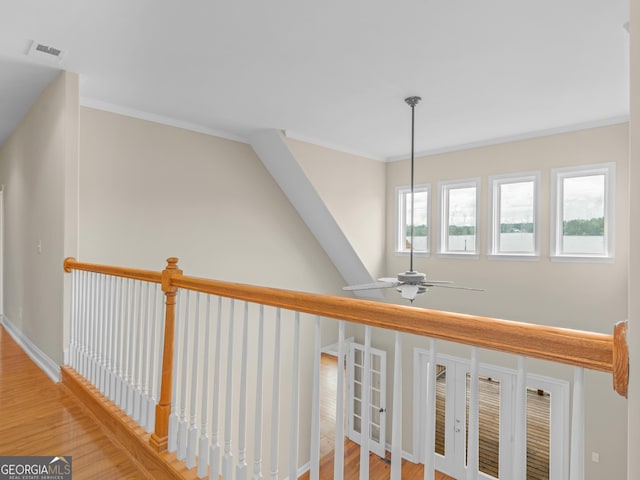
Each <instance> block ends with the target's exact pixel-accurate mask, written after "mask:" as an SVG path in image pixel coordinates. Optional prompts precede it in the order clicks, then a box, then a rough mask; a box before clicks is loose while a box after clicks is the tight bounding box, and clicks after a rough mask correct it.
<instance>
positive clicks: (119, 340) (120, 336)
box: [114, 277, 125, 408]
mask: <svg viewBox="0 0 640 480" xmlns="http://www.w3.org/2000/svg"><path fill="white" fill-rule="evenodd" d="M117 283H118V301H117V304H116V310H117V320H116V325H117V334H116V389H115V397H114V398H115V399H114V402H115V403H116V404H117V405H118V406H120V408H122V401H121V400H122V376H123V375H124V371H123V362H124V360H123V352H124V332H125V330H124V329H125V323H124V294H125V292H124V279H123V278H122V277H118V281H117Z"/></svg>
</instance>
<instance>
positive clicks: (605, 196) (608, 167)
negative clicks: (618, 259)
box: [551, 163, 615, 259]
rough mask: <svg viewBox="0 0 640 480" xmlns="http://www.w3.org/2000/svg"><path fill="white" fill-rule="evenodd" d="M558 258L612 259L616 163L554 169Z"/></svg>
mask: <svg viewBox="0 0 640 480" xmlns="http://www.w3.org/2000/svg"><path fill="white" fill-rule="evenodd" d="M552 181H553V188H552V195H553V197H552V223H551V251H552V256H553V257H554V258H556V259H572V258H573V259H597V258H613V254H614V248H613V245H614V241H613V232H614V212H615V205H614V203H615V164H614V163H607V164H601V165H590V166H586V167H572V168H560V169H555V170H552Z"/></svg>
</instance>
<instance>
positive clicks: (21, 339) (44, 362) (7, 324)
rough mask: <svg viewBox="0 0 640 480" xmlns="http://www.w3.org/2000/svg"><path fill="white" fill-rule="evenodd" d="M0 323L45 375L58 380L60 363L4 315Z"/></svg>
mask: <svg viewBox="0 0 640 480" xmlns="http://www.w3.org/2000/svg"><path fill="white" fill-rule="evenodd" d="M0 323H1V324H2V325H3V326H4V328H5V330H6V331H7V332H8V333H9V335H11V337H12V338H13V339H14V340H15V342H16V343H17V344H18V345H20V347H22V349H23V350H24V351H25V353H26V354H27V355H28V356H29V358H30V359H31V360H33V362H34V363H35V364H36V365H38V367H40V369H41V370H42V371H43V372H44V373H46V374H47V376H48V377H49V378H50V379H51V380H53V381H54V382H58V381H60V365H58V364H57V363H56V362H54V361H53V360H51V359H50V358H49V357H48V356H47V355H46V354H45V353H44V352H43V351H42V350H40V349H39V348H38V347H37V346H36V344H35V343H33V342H32V341H31V340H30V339H29V338H28V337H27V336H26V335H25V334H24V333H22V331H20V330H19V329H18V328H17V327H16V326H15V325H14V324H13V323H12V322H11V320H9V318H7V316H6V315H0Z"/></svg>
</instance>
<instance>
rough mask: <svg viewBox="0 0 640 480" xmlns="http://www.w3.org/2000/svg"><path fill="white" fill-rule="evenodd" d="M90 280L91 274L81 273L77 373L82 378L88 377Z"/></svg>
mask: <svg viewBox="0 0 640 480" xmlns="http://www.w3.org/2000/svg"><path fill="white" fill-rule="evenodd" d="M90 278H91V274H90V273H89V272H83V281H82V282H83V284H84V286H83V293H82V321H81V323H80V325H81V333H80V338H81V339H82V343H81V347H80V348H81V355H80V362H79V363H80V365H79V366H80V369H79V372H80V373H81V374H82V376H83V377H85V378H87V377H88V375H89V364H88V359H89V327H90V324H89V322H90V318H91V312H90V310H89V294H90V291H91V288H90Z"/></svg>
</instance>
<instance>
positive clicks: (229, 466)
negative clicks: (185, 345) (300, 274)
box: [222, 299, 235, 480]
mask: <svg viewBox="0 0 640 480" xmlns="http://www.w3.org/2000/svg"><path fill="white" fill-rule="evenodd" d="M234 303H235V302H234V300H233V299H231V302H230V305H229V336H228V342H227V343H228V345H227V365H226V367H227V368H226V370H227V383H226V387H225V388H226V391H225V402H224V409H225V418H224V456H223V457H222V478H223V479H224V480H227V479H229V480H231V479H232V478H233V454H232V453H231V418H232V416H233V405H232V403H231V402H232V400H233V396H232V393H233V368H232V365H233V323H234V322H233V315H234Z"/></svg>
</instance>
